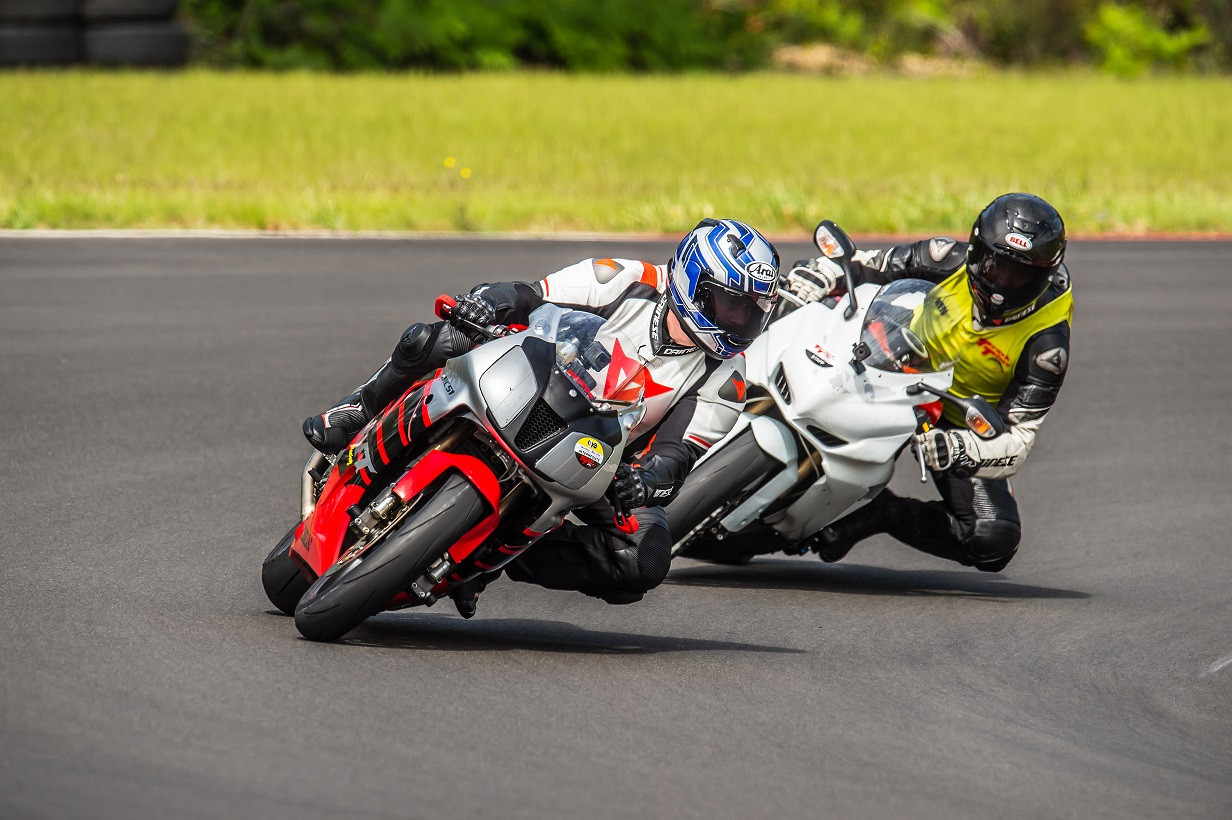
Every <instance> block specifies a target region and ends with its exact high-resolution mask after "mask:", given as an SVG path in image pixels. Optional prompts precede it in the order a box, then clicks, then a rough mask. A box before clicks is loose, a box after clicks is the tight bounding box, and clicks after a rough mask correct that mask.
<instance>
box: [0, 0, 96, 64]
mask: <svg viewBox="0 0 1232 820" xmlns="http://www.w3.org/2000/svg"><path fill="white" fill-rule="evenodd" d="M80 6H81V2H80V0H0V66H22V65H33V66H41V65H67V64H69V63H75V62H78V61H79V60H80V59H81V28H80V25H79V17H78V13H79V11H80Z"/></svg>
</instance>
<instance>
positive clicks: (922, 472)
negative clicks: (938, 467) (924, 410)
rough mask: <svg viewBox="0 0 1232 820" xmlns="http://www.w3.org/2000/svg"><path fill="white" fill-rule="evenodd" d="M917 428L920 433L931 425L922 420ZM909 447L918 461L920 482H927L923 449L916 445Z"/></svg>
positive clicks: (926, 466) (926, 468) (927, 429)
mask: <svg viewBox="0 0 1232 820" xmlns="http://www.w3.org/2000/svg"><path fill="white" fill-rule="evenodd" d="M919 429H920V432H921V433H927V432H928V431H929V430H930V429H931V425H929V424H928V422H924V423H923V424H921V425H920V428H919ZM911 449H913V450H915V460H916V461H918V462H919V463H920V483H921V484H927V483H928V465H927V464H925V463H924V450H923V448H921V447H920V446H918V445H917V446H915V447H912V448H911Z"/></svg>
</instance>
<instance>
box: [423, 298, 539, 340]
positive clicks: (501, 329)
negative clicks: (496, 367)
mask: <svg viewBox="0 0 1232 820" xmlns="http://www.w3.org/2000/svg"><path fill="white" fill-rule="evenodd" d="M457 304H458V300H457V299H455V298H453V297H452V296H450V295H448V294H446V293H442V294H441V295H440V296H437V297H436V306H435V313H436V315H437V316H439V317H440V318H442V319H444V320H445V321H446V322H449V323H450V324H451V325H454V326H458V325H462V326H464V327H465V329H466V330H469V331H471V332H473V333H475V334H477V335H479V336H481V337H483V339H484V341H491V340H492V339H499V338H501V337H503V336H508V335H510V334H511V333H520V332H522V331H523V330H526V326H525V325H491V326H490V327H484V326H483V325H477V324H475V323H474V322H468V321H466V320H465V319H459V320H456V321H455V320H454V319H453V318H451V317H452V316H453V309H454V307H456V306H457Z"/></svg>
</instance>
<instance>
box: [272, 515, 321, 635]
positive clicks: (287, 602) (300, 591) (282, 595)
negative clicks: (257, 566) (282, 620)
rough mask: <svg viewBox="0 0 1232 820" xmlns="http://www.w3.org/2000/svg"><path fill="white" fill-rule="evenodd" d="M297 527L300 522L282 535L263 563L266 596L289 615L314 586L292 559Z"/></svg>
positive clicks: (293, 612)
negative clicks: (292, 546) (309, 588)
mask: <svg viewBox="0 0 1232 820" xmlns="http://www.w3.org/2000/svg"><path fill="white" fill-rule="evenodd" d="M297 529H299V525H298V524H297V525H295V526H294V527H292V528H291V531H290V532H288V533H287V534H286V535H284V536H283V537H282V540H281V541H279V542H278V546H276V547H274V549H273V551H271V552H270V554H269V556H268V557H267V558H266V559H265V563H264V564H262V565H261V586H263V587H265V595H266V597H267V598H269V599H270V603H272V604H273V605H274V606H276V607H278V608H279V609H280V610H282V611H283V612H285V613H286V614H287V615H294V614H295V605H296V604H298V603H299V599H300V598H302V597H303V596H304V593H305V592H307V591H308V587H310V586H312V582H311V581H309V580H308V579H307V578H305V577H304V573H303V572H301V571H300V568H299V565H297V564H296V563H295V562H294V561H292V560H291V544H292V543H294V542H295V531H296V530H297Z"/></svg>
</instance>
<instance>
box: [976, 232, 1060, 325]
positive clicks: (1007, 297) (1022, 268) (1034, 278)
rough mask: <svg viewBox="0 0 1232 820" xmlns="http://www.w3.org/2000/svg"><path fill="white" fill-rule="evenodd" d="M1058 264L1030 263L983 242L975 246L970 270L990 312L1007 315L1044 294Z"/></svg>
mask: <svg viewBox="0 0 1232 820" xmlns="http://www.w3.org/2000/svg"><path fill="white" fill-rule="evenodd" d="M1057 267H1058V266H1057V265H1028V264H1027V263H1026V262H1020V261H1018V260H1017V259H1012V258H1010V257H1008V256H1005V255H1004V254H1000V253H997V252H996V251H994V250H992V249H991V248H989V247H988V246H987V245H985V244H984V243H982V242H979V243H976V244H974V245H972V246H971V254H970V257H969V261H968V262H967V273H968V274H970V277H971V284H972V286H973V288H974V290H975V291H976V293H977V294H978V296H979V298H980V301H981V302H982V303H983V306H984V309H985V311H986V312H987V313H988V315H990V316H1003V315H1005V314H1006V313H1012V312H1013V311H1016V310H1018V309H1020V308H1024V307H1026V306H1027V305H1029V304H1031V303H1032V302H1034V301H1035V300H1036V299H1038V298H1039V297H1040V296H1042V295H1043V293H1044V291H1045V290H1047V289H1048V280H1049V277H1051V276H1052V274H1053V273H1055V272H1056V270H1057Z"/></svg>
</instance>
